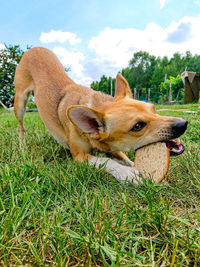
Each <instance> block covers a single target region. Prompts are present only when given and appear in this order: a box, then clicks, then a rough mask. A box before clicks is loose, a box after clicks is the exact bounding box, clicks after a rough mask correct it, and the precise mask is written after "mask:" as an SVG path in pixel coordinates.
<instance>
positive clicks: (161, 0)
mask: <svg viewBox="0 0 200 267" xmlns="http://www.w3.org/2000/svg"><path fill="white" fill-rule="evenodd" d="M165 4H166V0H160V9H162V8H163V7H164V6H165Z"/></svg>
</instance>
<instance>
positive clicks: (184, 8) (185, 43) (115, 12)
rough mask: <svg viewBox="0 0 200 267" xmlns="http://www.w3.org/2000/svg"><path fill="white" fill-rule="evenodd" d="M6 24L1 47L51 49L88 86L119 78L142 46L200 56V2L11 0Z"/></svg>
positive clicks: (5, 7) (0, 31)
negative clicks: (101, 79)
mask: <svg viewBox="0 0 200 267" xmlns="http://www.w3.org/2000/svg"><path fill="white" fill-rule="evenodd" d="M0 25H1V27H0V48H3V44H4V43H6V44H12V45H14V44H19V45H20V46H21V47H22V48H23V49H25V48H26V46H27V45H29V46H43V47H47V48H49V49H51V50H52V51H54V53H56V55H57V56H58V57H59V59H60V60H61V62H62V63H63V65H65V66H70V67H71V71H70V72H69V76H71V77H72V78H73V79H74V80H75V81H77V82H78V83H82V84H85V85H89V84H90V83H91V81H93V80H96V79H99V78H100V77H101V75H103V74H105V75H111V76H113V77H114V76H115V75H116V74H117V72H118V71H119V70H121V69H122V68H124V67H126V66H127V65H128V62H129V60H130V59H131V57H132V55H133V53H134V52H137V51H139V50H145V51H148V52H149V53H150V54H154V55H156V56H161V57H162V56H164V55H167V56H168V57H171V56H172V55H173V53H174V52H180V53H184V52H185V51H187V50H191V52H192V53H194V54H195V53H198V54H200V34H199V25H200V0H107V1H105V0H98V1H97V0H85V1H84V0H82V1H81V0H73V1H68V0H65V1H64V0H52V1H50V0H43V1H42V0H41V1H39V0H32V1H27V0H26V1H24V0H18V1H14V0H8V1H1V16H0Z"/></svg>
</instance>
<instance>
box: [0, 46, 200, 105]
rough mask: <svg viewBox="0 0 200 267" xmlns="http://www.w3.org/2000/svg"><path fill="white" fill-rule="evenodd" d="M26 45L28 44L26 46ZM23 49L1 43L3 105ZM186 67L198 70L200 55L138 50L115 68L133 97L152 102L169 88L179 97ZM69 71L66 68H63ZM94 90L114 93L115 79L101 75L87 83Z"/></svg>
mask: <svg viewBox="0 0 200 267" xmlns="http://www.w3.org/2000/svg"><path fill="white" fill-rule="evenodd" d="M27 49H30V47H27ZM23 53H24V51H23V50H22V49H21V48H20V46H19V45H14V46H12V45H10V46H7V45H5V48H4V49H2V50H0V101H1V102H3V104H5V105H6V106H7V107H9V106H11V105H12V103H11V102H12V98H13V96H14V94H15V88H14V74H15V68H16V66H17V64H18V63H19V61H20V59H21V57H22V55H23ZM186 68H187V70H188V71H194V72H200V55H194V56H193V55H192V54H191V53H190V52H189V51H188V52H186V53H185V54H180V53H175V54H174V55H173V57H172V58H171V59H168V57H166V56H165V57H163V58H161V57H155V56H153V55H150V54H149V53H147V52H144V51H139V52H136V53H134V54H133V57H132V59H130V62H129V65H128V66H127V68H124V69H122V70H121V71H119V72H120V73H121V74H122V75H123V76H124V77H125V78H126V79H127V81H128V83H129V85H130V88H131V90H132V92H133V95H135V97H136V98H138V99H140V100H147V99H148V93H149V92H150V100H151V101H152V102H155V103H165V102H166V101H167V100H168V94H169V88H171V94H172V99H173V100H182V99H183V94H184V85H183V82H182V79H181V77H180V74H181V73H182V72H183V71H184V70H185V69H186ZM66 71H69V69H66ZM91 88H93V89H94V90H98V91H102V92H105V93H107V94H111V91H112V94H114V88H115V79H112V78H111V77H107V76H105V75H103V76H102V77H101V79H100V81H94V82H92V84H91Z"/></svg>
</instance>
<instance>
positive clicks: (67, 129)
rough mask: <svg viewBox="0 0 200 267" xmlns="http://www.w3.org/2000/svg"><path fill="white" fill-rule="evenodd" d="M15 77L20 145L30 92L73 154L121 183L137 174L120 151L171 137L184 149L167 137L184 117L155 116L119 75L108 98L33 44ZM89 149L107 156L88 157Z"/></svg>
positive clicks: (182, 126)
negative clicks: (133, 96)
mask: <svg viewBox="0 0 200 267" xmlns="http://www.w3.org/2000/svg"><path fill="white" fill-rule="evenodd" d="M14 82H15V88H16V95H15V101H14V112H15V116H16V118H17V120H18V134H19V139H20V143H21V145H23V143H24V141H23V140H24V138H25V128H24V123H23V118H24V113H25V109H26V104H27V101H28V97H29V95H30V93H31V92H32V91H34V98H35V103H36V106H37V108H38V112H39V115H40V117H41V119H42V121H43V123H44V124H45V126H46V128H47V129H48V131H49V132H50V133H51V135H52V136H53V137H54V138H55V139H56V140H57V141H58V142H59V143H60V144H62V145H63V146H64V147H66V148H68V149H70V152H71V154H72V157H73V159H74V160H75V161H78V162H83V161H84V160H87V161H88V162H89V164H90V165H95V166H96V168H99V167H100V168H101V167H102V166H103V167H104V168H105V170H106V171H107V172H108V173H110V174H112V175H113V176H114V177H115V178H116V179H117V180H118V181H120V182H124V181H130V182H131V181H132V182H137V181H138V179H139V173H138V171H137V170H136V168H134V164H133V162H132V161H131V160H130V159H129V158H128V157H127V156H126V155H125V154H124V153H123V152H122V151H134V150H136V149H138V148H140V147H143V146H145V145H147V144H151V143H154V142H159V141H166V142H168V146H169V142H171V143H170V144H171V146H172V143H173V142H174V148H176V149H175V150H177V152H178V153H180V152H182V150H183V147H182V146H181V147H180V145H179V144H177V143H176V142H175V141H171V139H173V138H177V137H179V136H180V135H182V134H183V133H184V132H185V130H186V128H187V121H185V120H183V119H181V118H176V117H166V116H160V115H158V114H157V113H156V112H155V108H154V105H153V104H151V103H145V102H142V101H137V100H134V99H132V93H131V90H130V87H129V85H128V82H127V81H126V80H125V78H124V77H123V76H122V75H121V74H117V76H116V88H115V96H114V97H112V96H109V95H106V94H104V93H102V92H98V91H94V90H92V89H91V88H88V87H85V86H82V85H79V84H76V83H75V82H74V81H72V80H71V79H70V78H69V77H68V75H67V74H66V72H65V69H64V67H63V66H62V64H61V63H60V61H59V60H58V59H57V57H56V56H55V54H54V53H53V52H51V51H50V50H48V49H46V48H42V47H35V48H32V49H30V50H29V51H27V52H26V53H24V55H23V56H22V59H21V61H20V63H19V65H18V66H17V68H16V72H15V79H14ZM177 146H179V148H177ZM93 149H96V150H99V151H103V152H105V153H106V155H109V156H108V157H96V156H93V155H92V153H91V151H92V150H93ZM178 150H179V151H178Z"/></svg>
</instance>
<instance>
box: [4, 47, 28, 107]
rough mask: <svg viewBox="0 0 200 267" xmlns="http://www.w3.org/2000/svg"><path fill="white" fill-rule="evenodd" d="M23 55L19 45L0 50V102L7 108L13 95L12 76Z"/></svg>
mask: <svg viewBox="0 0 200 267" xmlns="http://www.w3.org/2000/svg"><path fill="white" fill-rule="evenodd" d="M23 53H24V51H23V50H22V49H21V48H20V46H19V45H14V46H11V45H10V46H7V45H6V46H5V49H2V50H0V100H1V101H2V102H3V104H5V105H6V106H7V107H10V106H11V100H12V98H13V96H14V94H15V90H14V74H15V69H16V66H17V64H18V63H19V61H20V59H21V57H22V55H23Z"/></svg>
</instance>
